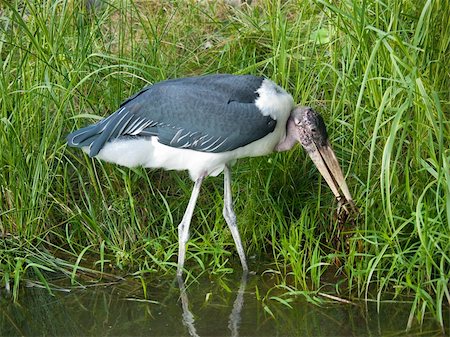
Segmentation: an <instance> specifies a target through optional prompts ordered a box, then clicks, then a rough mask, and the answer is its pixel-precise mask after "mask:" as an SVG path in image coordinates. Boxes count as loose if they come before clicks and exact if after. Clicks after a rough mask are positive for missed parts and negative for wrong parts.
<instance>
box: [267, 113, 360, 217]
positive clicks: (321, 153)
mask: <svg viewBox="0 0 450 337" xmlns="http://www.w3.org/2000/svg"><path fill="white" fill-rule="evenodd" d="M297 142H299V143H300V144H302V146H303V147H304V149H305V150H306V152H308V155H309V156H310V157H311V159H312V161H313V162H314V164H315V165H316V166H317V169H318V170H319V172H320V173H321V174H322V176H323V177H324V179H325V181H326V182H327V184H328V186H330V188H331V190H332V191H333V194H334V195H335V196H336V198H337V200H338V201H339V202H340V203H342V204H344V205H345V204H348V205H349V206H350V207H351V208H352V210H355V206H354V202H353V199H352V196H351V194H350V191H349V190H348V186H347V183H346V182H345V179H344V176H343V174H342V170H341V167H340V166H339V162H338V160H337V158H336V155H335V154H334V151H333V150H332V148H331V145H330V142H329V140H328V134H327V129H326V127H325V123H324V122H323V118H322V116H320V115H319V114H318V113H317V112H315V111H314V110H313V109H312V108H310V107H304V106H297V107H295V108H294V110H292V112H291V115H290V117H289V119H288V122H287V125H286V138H285V139H284V140H283V141H281V142H280V143H279V144H278V145H277V147H276V150H277V151H285V150H288V149H290V148H292V146H293V145H294V144H295V143H297Z"/></svg>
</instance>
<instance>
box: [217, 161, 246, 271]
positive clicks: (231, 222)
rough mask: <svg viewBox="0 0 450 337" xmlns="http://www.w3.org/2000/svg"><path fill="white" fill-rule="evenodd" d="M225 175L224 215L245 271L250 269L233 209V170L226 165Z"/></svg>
mask: <svg viewBox="0 0 450 337" xmlns="http://www.w3.org/2000/svg"><path fill="white" fill-rule="evenodd" d="M223 176H224V196H223V199H224V206H223V217H224V218H225V221H226V223H227V224H228V227H229V228H230V231H231V235H232V236H233V239H234V243H235V244H236V250H237V252H238V255H239V258H240V259H241V264H242V269H243V270H244V273H246V272H247V271H248V267H247V260H246V259H245V253H244V248H243V247H242V242H241V236H240V235H239V230H238V227H237V223H236V214H235V213H234V210H233V199H232V197H231V172H230V167H229V166H228V165H225V169H224V171H223Z"/></svg>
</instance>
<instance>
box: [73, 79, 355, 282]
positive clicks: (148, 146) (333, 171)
mask: <svg viewBox="0 0 450 337" xmlns="http://www.w3.org/2000/svg"><path fill="white" fill-rule="evenodd" d="M67 143H68V145H69V146H73V147H79V148H82V149H83V151H85V152H86V153H88V154H89V156H90V157H96V158H98V159H101V160H105V161H107V162H112V163H116V164H119V165H123V166H127V167H136V166H143V167H148V168H163V169H166V170H188V171H189V175H190V177H191V179H192V180H193V181H194V182H195V183H194V188H193V190H192V194H191V197H190V200H189V203H188V206H187V209H186V212H185V214H184V216H183V219H182V220H181V222H180V224H179V225H178V238H179V251H178V269H177V275H178V276H181V275H182V272H183V265H184V260H185V254H186V243H187V240H188V237H189V225H190V223H191V219H192V214H193V211H194V208H195V204H196V201H197V197H198V195H199V191H200V186H201V184H202V181H203V179H204V178H205V177H207V176H217V175H218V174H220V173H221V172H222V171H223V172H224V208H223V216H224V218H225V220H226V222H227V224H228V226H229V228H230V231H231V234H232V236H233V238H234V242H235V244H236V248H237V252H238V254H239V258H240V260H241V264H242V268H243V270H244V271H247V270H248V267H247V262H246V259H245V254H244V249H243V247H242V243H241V239H240V235H239V231H238V228H237V224H236V215H235V213H234V210H233V203H232V197H231V174H230V166H231V165H232V164H233V163H234V162H235V161H236V160H237V159H239V158H243V157H256V156H263V155H267V154H269V153H271V152H273V151H277V152H279V151H286V150H289V149H291V148H292V147H293V146H294V145H295V144H296V143H300V144H302V146H303V147H304V148H305V150H306V152H307V153H308V154H309V156H310V157H311V159H312V160H313V162H314V164H315V165H316V166H317V168H318V169H319V171H320V173H321V174H322V176H323V177H324V179H325V180H326V182H327V183H328V185H329V186H330V188H331V190H332V192H333V194H334V195H335V196H336V198H338V200H340V201H342V200H344V202H346V203H347V204H350V205H351V207H352V208H353V207H354V206H353V205H354V204H353V200H352V197H351V195H350V192H349V189H348V187H347V184H346V182H345V179H344V177H343V174H342V171H341V168H340V166H339V163H338V161H337V159H336V156H335V154H334V152H333V150H332V149H331V146H330V143H329V141H328V136H327V131H326V128H325V124H324V122H323V119H322V117H321V116H320V115H319V114H318V113H316V112H315V111H314V110H313V109H312V108H310V107H304V106H294V101H293V99H292V96H291V95H290V94H288V93H287V92H286V91H285V90H283V89H282V88H281V87H279V86H278V85H276V84H275V83H273V82H272V81H270V80H269V79H267V78H264V77H256V76H251V75H241V76H239V75H228V74H218V75H208V76H199V77H188V78H179V79H172V80H166V81H163V82H159V83H156V84H153V85H150V86H147V87H145V88H144V89H142V90H141V91H140V92H138V93H137V94H135V95H134V96H132V97H130V98H128V99H127V100H126V101H124V102H123V103H122V104H121V106H120V107H119V109H118V110H117V111H116V112H114V113H113V114H111V115H110V116H108V117H106V118H104V119H102V120H101V121H99V122H98V123H95V124H92V125H89V126H87V127H84V128H82V129H80V130H77V131H74V132H73V133H71V134H69V135H68V136H67Z"/></svg>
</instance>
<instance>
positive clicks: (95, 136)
mask: <svg viewBox="0 0 450 337" xmlns="http://www.w3.org/2000/svg"><path fill="white" fill-rule="evenodd" d="M262 81H263V78H260V77H255V76H249V75H248V76H233V75H210V76H202V77H191V78H182V79H174V80H168V81H164V82H160V83H156V84H154V85H152V86H149V87H146V88H144V89H142V90H141V91H140V92H138V93H137V94H135V95H134V96H132V97H130V98H128V99H127V100H126V101H124V102H123V103H122V104H121V106H120V108H119V110H117V111H116V112H115V113H114V114H112V115H110V116H108V117H107V118H105V119H103V120H101V121H100V122H98V123H96V124H93V125H90V126H88V127H85V128H82V129H80V130H77V131H75V132H73V133H71V134H70V135H69V136H68V137H67V142H68V145H69V146H75V147H84V146H90V153H89V155H90V156H95V155H97V154H98V152H99V151H100V150H101V149H102V147H103V146H104V145H105V143H106V142H109V141H112V140H114V139H117V138H119V137H127V136H128V137H137V136H138V137H150V136H157V137H158V141H159V142H160V143H162V144H165V145H168V146H172V147H178V148H188V149H192V150H197V151H204V152H224V151H230V150H234V149H236V148H238V147H241V146H245V145H247V144H249V143H251V142H252V141H255V140H257V139H260V138H262V137H264V136H266V135H267V134H268V133H270V132H272V131H273V130H274V129H275V125H276V121H275V120H273V119H272V118H271V117H270V116H263V115H262V114H261V112H260V110H259V109H258V108H257V107H256V105H255V104H254V102H255V100H256V98H257V97H258V94H257V93H256V90H257V89H258V88H259V87H260V86H261V83H262Z"/></svg>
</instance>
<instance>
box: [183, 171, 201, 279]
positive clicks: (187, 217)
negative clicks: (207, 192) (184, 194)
mask: <svg viewBox="0 0 450 337" xmlns="http://www.w3.org/2000/svg"><path fill="white" fill-rule="evenodd" d="M204 178H205V176H204V175H202V176H200V178H198V179H197V180H196V181H195V184H194V188H193V189H192V193H191V198H190V199H189V204H188V206H187V208H186V212H184V216H183V219H182V220H181V222H180V224H179V225H178V268H177V275H178V276H181V275H182V274H183V266H184V259H185V256H186V243H187V241H188V238H189V225H190V224H191V219H192V214H193V213H194V208H195V204H196V203H197V198H198V194H199V192H200V186H202V182H203V179H204Z"/></svg>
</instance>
